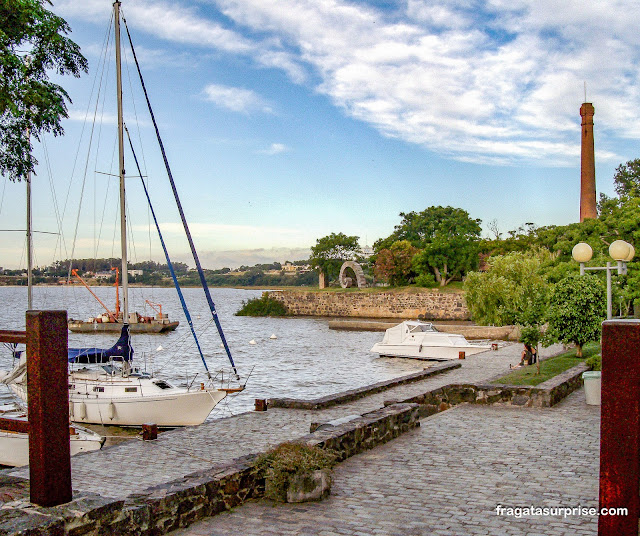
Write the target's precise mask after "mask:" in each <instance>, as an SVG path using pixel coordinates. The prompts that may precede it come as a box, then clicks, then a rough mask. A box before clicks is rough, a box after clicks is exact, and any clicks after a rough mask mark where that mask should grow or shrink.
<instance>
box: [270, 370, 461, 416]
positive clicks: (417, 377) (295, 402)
mask: <svg viewBox="0 0 640 536" xmlns="http://www.w3.org/2000/svg"><path fill="white" fill-rule="evenodd" d="M460 367H461V365H460V363H458V362H456V361H454V362H450V363H439V364H437V365H435V366H432V367H430V368H425V369H424V370H421V371H419V372H414V373H412V374H407V375H406V376H401V377H400V378H392V379H390V380H384V381H381V382H378V383H374V384H372V385H367V386H366V387H358V388H356V389H350V390H348V391H342V392H341V393H335V394H332V395H327V396H323V397H319V398H314V399H312V400H301V399H299V398H270V399H269V401H268V406H269V407H270V408H287V409H311V410H316V409H325V408H330V407H331V406H337V405H338V404H347V403H349V402H353V401H355V400H358V399H360V398H364V397H365V396H369V395H372V394H374V393H379V392H381V391H385V390H387V389H390V388H392V387H396V386H398V385H405V384H407V383H414V382H419V381H422V380H424V379H425V378H429V377H431V376H435V375H436V374H442V373H444V372H449V371H450V370H453V369H456V368H460Z"/></svg>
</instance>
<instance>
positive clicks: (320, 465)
mask: <svg viewBox="0 0 640 536" xmlns="http://www.w3.org/2000/svg"><path fill="white" fill-rule="evenodd" d="M336 457H337V456H336V454H335V453H334V452H332V451H327V450H323V449H321V448H320V447H316V446H310V445H305V444H302V443H282V444H281V445H278V446H277V447H275V448H273V449H271V450H269V451H268V452H265V453H264V454H261V455H260V456H259V457H258V459H257V460H256V463H255V465H254V467H255V468H256V469H257V470H258V471H260V472H261V473H262V474H264V476H265V478H266V479H268V480H269V485H268V486H267V487H266V490H265V497H267V498H269V499H273V500H276V501H285V500H286V496H287V487H288V486H289V482H290V480H291V478H292V477H293V476H294V475H300V474H303V473H309V472H312V471H317V470H319V469H331V468H332V467H333V466H334V465H335V464H336Z"/></svg>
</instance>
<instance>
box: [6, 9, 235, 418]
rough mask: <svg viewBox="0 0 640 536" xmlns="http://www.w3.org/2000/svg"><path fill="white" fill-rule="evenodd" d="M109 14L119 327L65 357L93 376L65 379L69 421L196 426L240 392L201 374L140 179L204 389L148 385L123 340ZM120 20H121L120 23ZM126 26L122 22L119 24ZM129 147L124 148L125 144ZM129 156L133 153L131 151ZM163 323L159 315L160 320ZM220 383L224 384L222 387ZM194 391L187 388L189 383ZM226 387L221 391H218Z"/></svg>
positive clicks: (22, 378)
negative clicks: (108, 343) (112, 339)
mask: <svg viewBox="0 0 640 536" xmlns="http://www.w3.org/2000/svg"><path fill="white" fill-rule="evenodd" d="M113 9H114V29H115V52H116V54H115V55H116V86H117V87H116V91H117V112H118V169H119V171H118V174H119V184H120V192H119V201H120V245H121V256H122V267H121V269H120V275H121V277H122V319H123V322H122V323H121V324H120V326H121V333H120V338H119V339H118V341H117V342H116V344H115V345H114V346H112V347H111V348H108V349H102V348H77V349H73V348H70V349H69V356H68V360H69V364H70V366H75V365H78V364H81V365H97V367H96V368H88V367H86V366H83V367H82V368H80V369H76V368H73V369H71V370H70V372H69V399H70V411H71V419H72V420H73V421H75V422H87V423H97V424H101V423H102V424H115V425H120V426H139V425H142V424H143V423H147V422H153V423H156V424H157V425H158V426H161V427H173V426H188V425H195V424H200V423H202V422H203V421H204V420H205V419H206V418H207V416H208V415H209V414H210V413H211V411H212V410H213V408H214V407H215V406H216V405H217V404H218V403H219V402H220V401H221V400H222V399H224V398H225V397H226V396H227V395H228V394H229V393H234V392H239V391H242V390H243V389H244V385H240V384H239V383H238V385H237V386H233V387H232V386H231V384H230V383H229V382H230V380H231V377H230V375H226V378H225V376H224V373H223V372H222V371H221V372H220V373H218V375H216V376H212V375H211V373H210V371H209V368H208V366H207V363H206V360H205V358H204V354H203V352H202V349H201V347H200V343H199V342H198V339H197V335H196V332H195V329H194V327H193V323H192V321H191V316H190V314H189V311H188V308H187V305H186V302H185V300H184V297H183V295H182V292H181V290H180V286H179V285H178V281H177V278H176V276H175V271H174V270H173V266H172V263H171V260H170V258H169V255H168V252H167V249H166V246H165V243H164V240H163V239H162V234H161V233H160V228H159V225H158V223H157V219H156V218H155V213H154V211H153V207H152V206H151V200H150V197H149V193H148V190H147V187H146V184H145V182H144V179H143V177H142V173H139V175H140V179H141V181H142V184H143V186H144V190H145V194H146V196H147V200H148V203H149V206H150V208H151V213H152V214H153V217H154V221H155V223H156V228H157V231H158V233H159V235H160V241H161V244H162V247H163V251H164V253H165V257H166V259H167V264H168V266H169V269H170V271H171V274H172V277H173V280H174V284H175V286H176V290H177V292H178V296H179V298H180V301H181V304H182V306H183V310H184V312H185V316H186V318H187V320H188V323H189V325H190V328H191V333H192V335H193V337H194V339H195V341H196V345H197V348H198V351H199V353H200V357H201V359H202V361H203V363H204V366H205V370H206V372H207V377H208V380H209V381H208V384H207V385H205V383H200V385H199V387H196V388H192V385H189V386H187V387H186V388H181V387H176V386H174V385H172V384H171V383H170V382H168V381H166V380H164V379H159V378H157V377H154V376H153V375H152V374H151V373H147V372H146V371H142V370H141V369H139V368H137V367H135V365H134V363H133V356H134V351H133V347H132V345H131V340H130V332H131V331H132V326H133V325H135V324H137V322H136V320H137V317H136V313H130V305H129V282H128V269H127V268H128V257H127V214H126V188H125V160H124V133H125V129H126V127H125V125H124V121H123V105H122V77H121V52H120V48H121V43H120V1H119V0H116V1H115V2H114V3H113ZM123 20H124V19H123ZM125 24H126V21H125ZM127 35H128V37H129V42H130V44H131V49H132V52H133V55H134V58H135V51H134V50H133V44H132V42H131V35H130V34H129V31H128V29H127ZM136 67H137V69H138V74H139V76H140V81H141V83H142V86H143V90H144V92H145V98H146V99H147V105H148V108H149V112H150V114H151V117H152V120H153V124H154V127H155V130H156V136H157V139H158V142H159V144H160V149H161V152H162V155H163V159H164V163H165V167H166V170H167V174H168V176H169V181H170V183H171V188H172V190H173V194H174V198H175V201H176V204H177V206H178V210H179V212H180V217H181V219H182V223H183V226H184V229H185V233H186V235H187V239H188V241H189V245H190V248H191V252H192V255H193V257H194V261H195V263H196V268H197V270H198V273H199V275H200V281H201V283H202V287H203V289H204V292H205V296H206V299H207V303H208V304H209V308H210V310H211V313H212V316H213V320H214V322H215V324H216V327H217V328H218V333H219V335H220V338H221V340H222V343H223V346H224V348H225V351H226V354H227V357H228V359H229V361H230V363H231V366H232V369H233V374H234V377H235V379H236V381H238V382H239V380H240V376H239V374H238V371H237V368H236V365H235V363H234V361H233V358H232V356H231V351H230V349H229V345H228V343H227V340H226V338H225V336H224V333H223V331H222V326H221V324H220V320H219V318H218V314H217V312H216V309H215V304H214V302H213V299H212V298H211V294H210V292H209V289H208V286H207V283H206V280H205V278H204V272H203V270H202V267H201V265H200V261H199V259H198V255H197V252H196V249H195V246H194V244H193V240H192V238H191V234H190V232H189V228H188V225H187V222H186V218H185V215H184V211H183V209H182V205H181V203H180V199H179V197H178V192H177V189H176V186H175V182H174V180H173V176H172V174H171V170H170V168H169V164H168V161H167V157H166V154H165V151H164V147H163V144H162V140H161V138H160V133H159V130H158V127H157V124H156V121H155V117H154V116H153V111H152V109H151V105H150V102H149V98H148V95H147V92H146V88H145V87H144V81H143V79H142V75H141V71H140V66H139V65H138V62H137V59H136ZM129 141H130V140H129ZM130 145H131V149H132V151H133V145H132V144H131V143H130ZM133 155H134V159H135V161H136V166H137V167H138V171H140V169H139V166H138V162H137V157H136V156H135V152H133ZM160 316H162V315H160ZM7 377H10V380H9V382H8V383H9V385H10V387H11V389H12V390H13V391H14V392H15V393H16V394H17V395H18V396H20V397H21V398H23V399H25V400H26V375H25V374H24V373H22V374H20V371H18V370H14V371H12V372H11V374H9V375H8V376H7ZM225 379H226V384H225ZM214 381H217V382H220V387H216V386H215V385H214ZM192 384H193V382H192ZM225 385H226V387H225Z"/></svg>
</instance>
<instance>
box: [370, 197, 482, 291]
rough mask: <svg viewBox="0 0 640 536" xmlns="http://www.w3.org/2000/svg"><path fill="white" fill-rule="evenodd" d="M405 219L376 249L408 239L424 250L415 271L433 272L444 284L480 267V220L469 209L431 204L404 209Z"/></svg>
mask: <svg viewBox="0 0 640 536" xmlns="http://www.w3.org/2000/svg"><path fill="white" fill-rule="evenodd" d="M400 216H401V217H402V221H401V222H400V224H399V225H396V227H395V229H394V231H393V233H392V234H391V235H390V236H389V237H387V238H384V239H381V240H378V241H377V242H376V243H375V244H374V247H375V249H376V251H380V250H382V249H385V248H386V249H388V248H389V247H390V246H391V244H393V243H394V242H398V241H401V240H408V241H409V242H410V243H411V245H412V246H414V247H416V248H418V249H421V250H422V252H421V253H420V254H419V255H417V256H416V258H415V262H414V265H413V267H414V270H415V271H416V272H417V273H418V274H433V275H434V276H435V279H436V281H438V283H439V284H440V285H441V286H444V285H446V284H447V283H448V282H449V281H451V280H452V279H453V278H455V277H461V276H462V275H464V274H465V273H466V272H467V271H468V270H470V269H474V268H476V267H477V266H478V260H479V258H478V252H479V249H478V241H479V239H480V232H481V230H482V229H481V227H480V223H481V221H480V220H478V219H472V218H471V217H470V216H469V213H468V212H467V211H466V210H463V209H461V208H453V207H429V208H427V209H425V210H423V211H422V212H409V213H404V212H401V213H400Z"/></svg>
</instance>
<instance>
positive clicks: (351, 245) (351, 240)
mask: <svg viewBox="0 0 640 536" xmlns="http://www.w3.org/2000/svg"><path fill="white" fill-rule="evenodd" d="M358 240H359V237H358V236H347V235H345V234H344V233H337V234H336V233H331V234H330V235H328V236H324V237H322V238H318V239H317V240H316V245H315V246H313V247H312V248H311V257H309V264H311V266H312V267H313V268H317V269H318V270H320V271H322V272H324V273H325V274H326V275H327V277H328V278H329V280H335V279H337V278H338V276H339V275H340V267H341V266H342V263H344V262H345V261H350V260H355V259H357V258H358V257H359V256H360V255H361V254H362V250H361V249H360V245H359V244H358Z"/></svg>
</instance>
